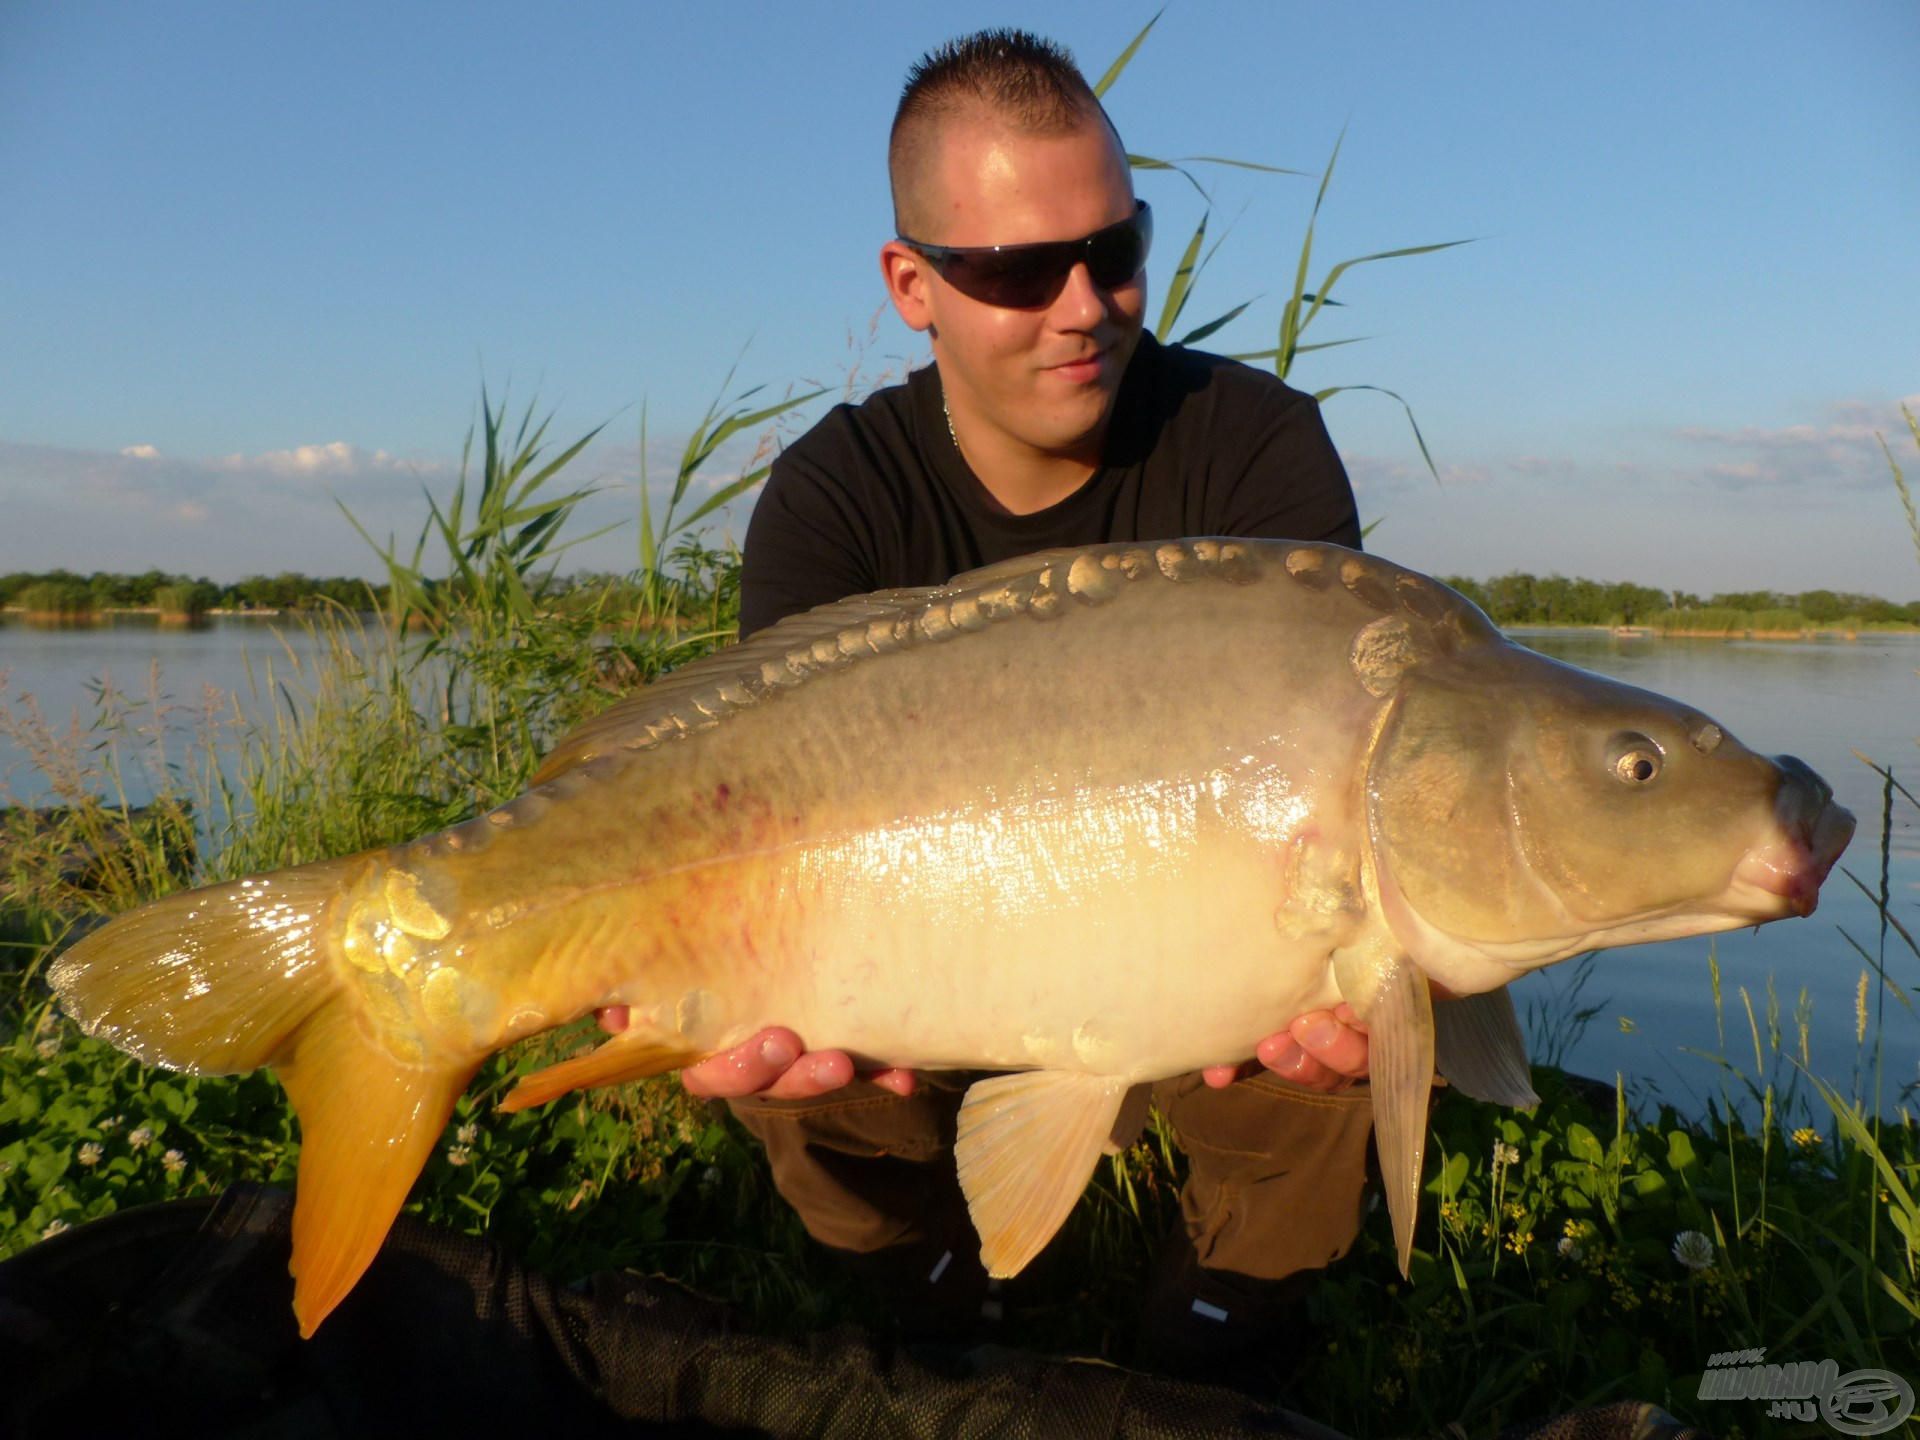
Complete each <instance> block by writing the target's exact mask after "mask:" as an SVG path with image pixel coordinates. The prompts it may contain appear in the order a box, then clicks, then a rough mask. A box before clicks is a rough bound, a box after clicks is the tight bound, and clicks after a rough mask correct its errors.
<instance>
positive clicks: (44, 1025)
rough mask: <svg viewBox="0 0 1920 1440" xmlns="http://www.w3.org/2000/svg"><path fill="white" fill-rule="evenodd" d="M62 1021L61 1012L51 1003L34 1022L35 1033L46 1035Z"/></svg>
mask: <svg viewBox="0 0 1920 1440" xmlns="http://www.w3.org/2000/svg"><path fill="white" fill-rule="evenodd" d="M59 1023H60V1012H59V1011H58V1010H55V1009H54V1008H53V1007H52V1006H51V1005H49V1006H48V1007H47V1008H46V1009H44V1010H42V1011H41V1012H40V1018H39V1019H38V1020H36V1021H34V1022H33V1033H34V1034H36V1035H44V1034H45V1033H46V1032H47V1031H49V1030H51V1029H53V1027H54V1026H56V1025H58V1024H59Z"/></svg>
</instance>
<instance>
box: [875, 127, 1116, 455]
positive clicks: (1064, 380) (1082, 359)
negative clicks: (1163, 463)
mask: <svg viewBox="0 0 1920 1440" xmlns="http://www.w3.org/2000/svg"><path fill="white" fill-rule="evenodd" d="M925 178H926V184H925V186H924V188H923V189H922V190H921V191H920V192H919V198H920V199H921V201H922V202H923V203H922V205H921V209H920V215H919V216H918V217H916V218H915V219H914V220H913V222H912V223H913V224H914V227H915V229H916V230H921V229H924V230H926V231H927V232H928V233H925V234H919V233H916V234H915V235H914V236H913V238H914V239H916V240H920V241H924V242H925V243H927V244H929V245H1019V244H1027V243H1031V242H1035V241H1045V240H1077V239H1079V238H1081V237H1083V236H1086V235H1090V234H1092V233H1093V232H1094V231H1096V230H1099V229H1102V228H1104V227H1106V226H1108V225H1112V224H1114V223H1116V222H1117V221H1122V220H1125V219H1127V218H1128V217H1129V216H1131V215H1132V214H1133V211H1134V199H1133V183H1132V179H1131V176H1130V175H1129V172H1128V168H1127V161H1126V156H1125V155H1124V154H1123V153H1122V152H1121V149H1120V146H1119V144H1118V143H1117V142H1116V140H1115V138H1114V136H1113V133H1112V132H1111V131H1110V130H1109V129H1108V128H1107V127H1106V125H1104V124H1103V123H1101V122H1100V120H1099V119H1098V118H1092V119H1089V121H1088V122H1087V123H1086V124H1084V125H1082V126H1080V127H1079V128H1077V129H1076V130H1074V131H1072V132H1070V133H1067V134H1064V135H1032V134H1024V133H1021V132H1019V131H1016V130H1013V129H1011V128H1009V127H1007V126H1005V125H1002V124H999V123H996V122H995V121H993V120H991V119H989V118H987V117H984V116H983V117H981V118H978V119H956V120H953V121H950V122H949V123H948V124H947V125H946V127H945V128H944V130H943V132H942V134H941V137H940V144H939V148H938V151H937V160H936V164H935V169H934V172H933V173H932V174H930V175H929V176H927V177H925ZM881 263H882V265H883V267H885V268H886V270H887V272H888V281H889V286H888V288H889V292H890V293H891V294H892V296H893V299H894V303H895V305H896V307H897V308H898V309H899V310H900V314H901V318H902V319H904V320H905V321H906V322H907V324H908V325H910V326H912V327H913V328H914V329H916V330H926V329H931V331H932V334H933V352H934V358H935V359H936V360H937V361H938V362H939V364H940V375H941V378H942V380H943V381H944V382H945V385H946V389H947V395H948V401H949V404H950V405H951V407H952V409H953V410H954V412H955V413H956V414H957V413H961V412H963V411H964V412H965V413H966V415H967V416H968V419H969V421H970V422H971V423H973V424H984V425H988V426H992V427H994V428H997V429H998V430H1000V431H1002V432H1003V433H1004V434H1005V435H1007V436H1008V437H1009V438H1011V439H1013V440H1015V441H1016V442H1018V443H1020V444H1022V445H1024V446H1027V447H1030V448H1032V449H1034V450H1037V451H1040V452H1043V453H1046V454H1050V455H1067V456H1074V457H1075V458H1083V457H1084V458H1088V459H1089V463H1091V462H1092V460H1093V459H1095V458H1097V456H1093V455H1090V454H1089V453H1088V452H1089V451H1090V450H1092V449H1096V448H1097V446H1098V443H1099V439H1100V436H1101V435H1102V433H1103V431H1104V425H1105V422H1106V418H1107V414H1108V412H1109V411H1110V409H1111V408H1112V405H1113V397H1114V393H1115V392H1116V391H1117V390H1118V389H1119V386H1120V377H1121V375H1122V373H1123V372H1124V371H1125V370H1126V368H1127V361H1128V360H1129V359H1130V358H1131V357H1132V355H1133V349H1134V346H1135V345H1136V344H1137V343H1138V342H1139V338H1140V325H1141V316H1142V315H1143V313H1144V312H1145V310H1146V303H1147V293H1146V277H1145V274H1144V273H1142V274H1141V275H1139V276H1136V277H1135V278H1134V279H1133V280H1131V281H1130V282H1128V283H1127V284H1125V285H1122V286H1120V287H1118V288H1117V289H1114V290H1102V289H1101V288H1100V287H1099V286H1097V285H1095V284H1094V282H1093V280H1092V278H1091V277H1090V276H1089V275H1088V274H1087V267H1086V266H1085V265H1084V264H1078V265H1075V266H1074V268H1073V271H1072V273H1071V274H1070V275H1069V276H1068V278H1067V282H1066V286H1065V288H1064V289H1062V290H1061V292H1060V294H1059V295H1058V296H1056V297H1055V298H1054V300H1053V302H1052V303H1051V304H1049V305H1046V306H1043V307H1041V308H1038V309H1033V310H1009V309H1001V308H998V307H995V306H992V305H988V304H985V303H983V302H981V301H978V300H974V299H970V298H969V297H967V296H966V295H963V294H961V293H960V292H959V291H958V290H956V289H954V288H953V287H952V286H950V285H948V284H947V283H946V282H945V281H944V280H942V279H941V278H940V277H939V276H938V275H937V274H935V273H934V272H933V269H932V267H931V266H929V265H928V264H927V263H926V261H925V260H924V259H922V258H921V257H920V256H918V255H916V254H915V253H914V252H913V251H911V250H909V249H906V248H905V247H903V246H900V245H898V244H897V242H896V243H893V244H889V245H888V246H886V247H885V248H884V249H883V250H882V252H881Z"/></svg>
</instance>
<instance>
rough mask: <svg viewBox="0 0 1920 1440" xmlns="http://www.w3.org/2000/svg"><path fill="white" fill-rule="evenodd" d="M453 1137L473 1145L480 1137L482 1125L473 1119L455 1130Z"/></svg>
mask: <svg viewBox="0 0 1920 1440" xmlns="http://www.w3.org/2000/svg"><path fill="white" fill-rule="evenodd" d="M453 1138H454V1139H456V1140H458V1141H459V1142H460V1143H461V1144H462V1145H471V1144H473V1142H474V1141H476V1140H478V1139H479V1138H480V1127H479V1126H478V1125H475V1124H474V1123H473V1122H472V1121H468V1122H467V1123H466V1124H465V1125H462V1126H461V1127H460V1128H459V1129H458V1130H456V1131H454V1132H453Z"/></svg>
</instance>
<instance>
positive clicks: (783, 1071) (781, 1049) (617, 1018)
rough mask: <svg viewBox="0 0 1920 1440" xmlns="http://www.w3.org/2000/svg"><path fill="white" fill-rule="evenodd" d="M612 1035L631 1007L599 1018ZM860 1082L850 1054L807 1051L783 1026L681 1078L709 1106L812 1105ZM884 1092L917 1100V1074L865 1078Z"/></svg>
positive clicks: (617, 1007) (608, 1010)
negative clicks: (762, 1101) (744, 1102)
mask: <svg viewBox="0 0 1920 1440" xmlns="http://www.w3.org/2000/svg"><path fill="white" fill-rule="evenodd" d="M594 1019H595V1020H597V1021H598V1022H599V1023H600V1028H601V1029H602V1030H604V1031H606V1032H607V1033H608V1034H609V1035H618V1034H619V1033H620V1032H621V1031H622V1030H625V1029H626V1028H627V1007H626V1006H624V1005H609V1006H608V1007H607V1008H606V1009H604V1010H598V1011H595V1012H594ZM853 1078H854V1069H853V1061H852V1060H851V1059H850V1058H849V1057H848V1055H847V1052H846V1051H844V1050H804V1049H803V1048H802V1047H801V1044H800V1037H799V1036H798V1035H796V1034H794V1033H793V1031H791V1030H789V1029H787V1028H786V1027H785V1026H781V1025H770V1026H768V1027H767V1028H766V1029H765V1030H762V1031H761V1032H760V1033H759V1034H758V1035H755V1036H754V1037H753V1038H752V1039H750V1040H748V1041H747V1042H746V1044H744V1045H737V1046H735V1047H734V1048H733V1049H731V1050H728V1051H726V1052H725V1053H724V1054H720V1055H709V1056H708V1057H707V1058H706V1059H705V1060H702V1061H701V1062H700V1063H699V1064H698V1065H689V1066H688V1067H687V1068H686V1069H684V1070H682V1071H681V1072H680V1083H681V1084H682V1085H684V1086H685V1087H686V1090H687V1093H688V1094H689V1095H699V1096H701V1097H702V1098H704V1099H709V1100H737V1099H739V1098H741V1097H742V1096H745V1095H764V1096H766V1098H767V1099H769V1100H811V1099H812V1098H813V1097H814V1096H816V1095H825V1094H827V1093H828V1092H829V1091H832V1090H838V1089H839V1088H840V1087H841V1086H842V1085H845V1084H846V1083H847V1082H848V1081H849V1080H851V1079H853ZM861 1078H862V1079H864V1080H871V1081H872V1082H873V1083H874V1084H876V1085H878V1086H879V1087H880V1088H881V1089H882V1090H891V1091H892V1092H893V1093H894V1094H896V1095H911V1094H912V1093H913V1087H914V1074H913V1071H911V1070H875V1071H873V1072H871V1073H869V1074H867V1075H864V1076H862V1077H861Z"/></svg>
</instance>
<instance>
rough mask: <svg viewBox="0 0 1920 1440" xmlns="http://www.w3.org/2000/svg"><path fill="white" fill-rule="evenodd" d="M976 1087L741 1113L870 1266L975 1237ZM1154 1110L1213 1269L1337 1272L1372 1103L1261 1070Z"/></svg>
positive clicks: (1361, 1173)
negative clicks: (960, 1135)
mask: <svg viewBox="0 0 1920 1440" xmlns="http://www.w3.org/2000/svg"><path fill="white" fill-rule="evenodd" d="M972 1078H974V1077H972V1076H953V1077H941V1076H931V1077H922V1083H921V1085H920V1087H919V1089H917V1090H916V1091H915V1092H914V1093H913V1094H912V1095H910V1096H905V1097H902V1096H899V1095H894V1094H892V1093H891V1092H889V1091H886V1090H882V1089H880V1088H879V1087H878V1086H875V1085H872V1084H869V1083H867V1082H866V1081H863V1080H856V1081H854V1082H853V1083H852V1084H851V1085H848V1086H847V1087H846V1088H845V1089H843V1090H836V1091H835V1092H833V1093H832V1094H831V1095H825V1096H821V1097H819V1098H817V1099H813V1100H765V1099H761V1098H758V1097H754V1098H749V1099H747V1100H738V1101H734V1102H732V1105H733V1112H734V1114H735V1115H737V1116H738V1117H739V1118H740V1121H741V1123H742V1124H743V1125H745V1126H746V1127H747V1129H748V1130H750V1131H751V1132H752V1133H753V1134H754V1136H755V1137H756V1138H758V1139H759V1140H760V1142H761V1143H762V1144H764V1145H765V1146H766V1147H767V1158H768V1160H769V1162H771V1164H772V1167H773V1182H774V1184H775V1186H777V1187H778V1189H779V1191H780V1193H781V1194H782V1195H783V1196H785V1197H786V1199H787V1202H788V1203H789V1204H791V1205H792V1206H793V1208H794V1209H795V1210H797V1211H798V1212H799V1213H800V1218H801V1220H802V1221H803V1222H804V1223H805V1225H806V1227H807V1230H808V1232H809V1233H811V1234H812V1235H813V1237H814V1238H815V1239H816V1240H818V1241H820V1242H821V1243H822V1244H824V1245H831V1246H834V1247H836V1248H838V1249H841V1250H851V1251H855V1252H859V1253H863V1254H865V1253H871V1252H873V1251H878V1250H885V1249H888V1248H890V1247H894V1246H905V1245H917V1244H933V1245H938V1246H947V1245H954V1244H956V1243H957V1242H958V1241H959V1240H960V1239H961V1238H962V1237H964V1236H965V1235H967V1234H969V1233H971V1232H970V1230H968V1229H967V1228H965V1227H966V1226H967V1223H968V1222H967V1214H966V1202H965V1200H964V1199H963V1197H962V1196H961V1194H960V1184H959V1180H958V1179H957V1177H956V1176H955V1174H954V1168H953V1158H952V1150H953V1138H954V1124H955V1117H956V1116H957V1115H958V1113H959V1109H960V1101H961V1097H962V1094H963V1091H964V1085H965V1083H966V1082H967V1081H969V1080H971V1079H972ZM1153 1099H1154V1103H1155V1104H1156V1105H1157V1106H1158V1107H1159V1108H1160V1111H1161V1113H1162V1114H1163V1115H1165V1116H1166V1117H1167V1118H1168V1120H1169V1121H1170V1122H1171V1123H1172V1125H1173V1129H1174V1133H1175V1136H1176V1137H1177V1139H1178V1140H1179V1143H1180V1147H1181V1149H1183V1150H1184V1151H1185V1152H1186V1154H1187V1160H1188V1174H1187V1183H1186V1187H1185V1189H1184V1190H1182V1192H1181V1195H1180V1209H1181V1212H1182V1214H1183V1216H1184V1217H1185V1220H1186V1225H1187V1233H1188V1235H1189V1236H1190V1237H1191V1238H1192V1241H1193V1247H1194V1252H1195V1255H1196V1256H1197V1257H1198V1259H1199V1262H1200V1264H1201V1265H1202V1266H1204V1267H1206V1268H1207V1269H1209V1270H1218V1271H1230V1272H1233V1273H1235V1274H1239V1275H1244V1276H1247V1277H1250V1278H1253V1279H1257V1280H1279V1279H1283V1278H1285V1277H1286V1276H1289V1275H1292V1274H1294V1273H1295V1272H1297V1271H1301V1270H1312V1269H1318V1268H1321V1267H1324V1266H1326V1265H1328V1264H1330V1263H1331V1262H1333V1261H1334V1260H1337V1259H1339V1258H1340V1257H1341V1256H1342V1255H1344V1254H1346V1253H1347V1250H1348V1248H1349V1247H1350V1246H1351V1245H1352V1244H1353V1241H1354V1238H1355V1237H1356V1236H1357V1235H1358V1234H1359V1232H1360V1219H1361V1201H1362V1198H1363V1193H1364V1191H1365V1188H1366V1180H1367V1140H1368V1137H1369V1136H1370V1135H1371V1134H1372V1131H1373V1103H1372V1099H1371V1097H1370V1094H1369V1091H1368V1089H1367V1087H1366V1086H1365V1085H1357V1086H1355V1087H1353V1088H1352V1089H1350V1090H1347V1091H1344V1092H1342V1093H1340V1094H1337V1095H1323V1094H1321V1093H1319V1092H1318V1091H1314V1090H1308V1089H1306V1088H1304V1087H1302V1086H1298V1085H1291V1084H1289V1083H1287V1082H1286V1081H1284V1080H1282V1079H1280V1078H1279V1077H1278V1076H1275V1075H1272V1074H1269V1073H1267V1072H1264V1071H1263V1072H1261V1073H1260V1074H1258V1075H1255V1076H1253V1077H1252V1078H1250V1079H1246V1080H1242V1081H1239V1082H1238V1083H1236V1084H1234V1085H1231V1086H1229V1087H1228V1088H1226V1089H1224V1090H1215V1089H1212V1088H1210V1087H1209V1086H1207V1085H1206V1084H1204V1083H1203V1082H1202V1081H1201V1079H1200V1077H1199V1076H1198V1075H1182V1076H1178V1077H1176V1078H1174V1079H1172V1080H1163V1081H1161V1082H1160V1083H1159V1084H1157V1085H1156V1086H1154V1089H1153Z"/></svg>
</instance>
